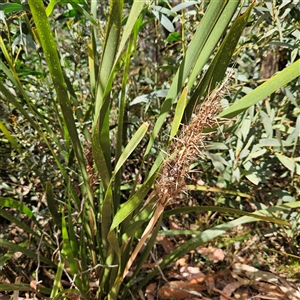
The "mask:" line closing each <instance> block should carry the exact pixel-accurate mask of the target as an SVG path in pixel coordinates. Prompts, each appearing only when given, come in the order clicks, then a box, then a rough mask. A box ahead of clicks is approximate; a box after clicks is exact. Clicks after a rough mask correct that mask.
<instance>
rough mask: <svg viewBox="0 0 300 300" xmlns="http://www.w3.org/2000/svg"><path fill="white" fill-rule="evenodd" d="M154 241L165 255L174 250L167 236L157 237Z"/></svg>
mask: <svg viewBox="0 0 300 300" xmlns="http://www.w3.org/2000/svg"><path fill="white" fill-rule="evenodd" d="M156 240H157V242H158V243H159V244H160V245H161V246H162V247H163V248H164V251H165V254H170V253H171V252H172V251H173V250H174V244H173V243H172V242H171V240H170V238H168V237H167V236H163V235H161V236H157V238H156Z"/></svg>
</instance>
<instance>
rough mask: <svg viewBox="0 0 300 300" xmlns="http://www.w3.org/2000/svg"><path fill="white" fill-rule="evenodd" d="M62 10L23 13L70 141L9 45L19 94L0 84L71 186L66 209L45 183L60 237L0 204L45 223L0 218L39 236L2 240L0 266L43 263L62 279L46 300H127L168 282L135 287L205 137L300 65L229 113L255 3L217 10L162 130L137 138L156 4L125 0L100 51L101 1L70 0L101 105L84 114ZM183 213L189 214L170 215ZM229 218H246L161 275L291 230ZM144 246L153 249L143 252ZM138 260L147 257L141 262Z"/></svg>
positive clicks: (33, 5)
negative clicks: (131, 110) (229, 79)
mask: <svg viewBox="0 0 300 300" xmlns="http://www.w3.org/2000/svg"><path fill="white" fill-rule="evenodd" d="M58 3H59V2H58ZM58 3H56V2H55V1H50V4H49V6H48V7H47V8H45V7H44V4H43V1H42V0H28V4H29V8H27V7H26V10H24V14H26V18H27V14H29V12H30V13H31V14H32V20H30V22H28V25H29V24H31V25H32V27H29V28H28V29H29V32H30V34H31V35H32V37H33V38H34V39H35V43H36V44H38V45H40V47H41V50H42V54H41V55H40V54H39V53H36V55H37V56H40V60H41V65H43V63H45V64H46V66H47V72H48V73H49V77H50V78H51V83H50V87H51V88H53V89H54V96H53V101H54V103H53V106H54V107H55V109H56V115H55V118H56V119H55V120H52V122H54V123H55V124H56V125H55V128H59V134H60V135H61V136H62V138H58V137H57V132H55V130H54V128H53V126H50V124H49V123H48V122H46V121H45V116H44V115H43V112H41V111H39V110H37V109H36V107H35V105H34V102H33V100H34V99H32V98H31V96H30V95H29V93H27V90H26V86H25V85H24V84H23V83H22V80H21V79H20V77H19V74H18V72H17V71H16V68H15V64H14V63H13V59H12V55H11V54H10V53H11V52H10V49H8V48H9V44H7V43H5V42H4V40H3V39H2V38H1V39H0V47H1V50H2V54H3V56H4V58H5V61H6V62H5V63H1V66H0V67H1V70H2V73H3V74H4V75H3V76H4V78H5V79H7V81H8V82H9V83H10V84H11V85H12V86H13V87H14V92H12V90H11V89H10V88H9V87H8V85H7V83H4V82H0V93H1V95H2V96H3V97H4V98H5V99H6V101H7V102H8V103H10V105H12V106H14V107H15V108H16V109H17V110H18V112H19V113H20V114H22V115H23V116H24V117H25V118H26V120H27V121H28V123H29V124H30V126H32V127H33V128H34V130H35V131H36V132H37V134H38V136H39V138H41V139H42V140H43V141H44V142H45V144H46V145H47V147H48V148H49V150H50V152H51V155H52V157H53V158H54V161H55V163H56V164H57V168H58V169H59V171H60V173H61V176H62V178H63V184H64V187H65V189H64V194H63V199H60V201H57V196H56V195H55V190H54V188H53V184H52V183H51V182H49V181H47V180H45V179H44V178H41V181H42V182H43V185H44V189H45V194H46V198H47V206H48V209H49V214H50V216H51V222H50V224H51V225H53V226H54V227H55V228H53V230H52V235H50V236H46V237H45V236H44V234H43V228H42V226H41V225H40V223H39V222H38V221H37V220H36V218H35V217H34V213H33V212H32V211H31V209H29V208H28V207H27V206H26V205H25V204H21V203H19V202H18V201H16V200H14V199H11V198H8V197H1V198H0V206H3V207H11V208H14V209H16V210H18V211H19V212H20V213H23V214H25V215H26V216H27V217H28V218H29V219H30V220H31V221H32V222H33V224H34V226H35V230H34V231H33V230H32V229H31V228H30V227H28V226H26V225H25V224H21V223H20V222H19V221H18V219H17V218H15V217H12V216H9V215H8V214H7V213H6V212H5V210H1V214H2V216H4V217H5V218H7V219H9V220H10V221H12V222H14V223H15V224H16V225H17V226H20V227H22V228H23V229H24V230H25V231H26V232H27V233H28V234H32V236H33V237H34V239H33V240H31V244H26V243H25V244H21V245H15V244H13V243H11V242H8V241H6V240H4V239H1V240H0V242H1V243H2V244H3V245H5V246H6V247H7V248H8V249H9V253H8V254H7V255H6V256H4V257H3V258H2V259H0V264H1V265H4V267H5V262H6V261H8V260H9V259H10V258H11V256H12V254H13V253H14V252H16V251H21V252H22V253H24V254H25V255H26V256H28V257H30V258H31V259H35V260H37V261H38V262H39V268H37V274H36V278H38V272H39V270H40V269H41V268H42V266H47V267H51V268H52V270H53V271H54V274H55V278H54V284H53V287H51V289H42V288H41V292H42V293H45V294H47V293H48V294H49V295H50V298H51V299H57V298H58V297H60V296H66V295H67V294H68V293H69V294H71V293H74V294H79V295H80V297H81V298H83V299H104V298H105V297H108V299H117V298H118V297H120V298H126V297H127V296H128V291H129V290H131V289H133V288H135V289H139V288H142V287H143V286H144V285H145V284H146V283H147V282H148V281H149V280H150V279H151V278H153V277H154V276H155V275H156V274H157V273H158V269H155V270H154V271H152V272H151V273H150V274H148V276H147V277H146V278H144V279H143V280H141V281H140V283H139V285H138V286H137V285H134V280H133V279H134V278H135V276H137V274H138V273H139V271H140V269H141V267H142V264H143V262H144V261H145V260H146V259H147V256H148V254H149V252H150V250H151V248H152V246H153V244H154V242H155V237H156V236H157V234H158V232H159V230H160V222H161V221H162V218H163V213H164V210H165V207H166V206H167V205H168V204H169V203H170V201H172V198H174V197H176V194H177V193H178V192H179V191H180V190H182V189H184V188H185V182H184V178H185V175H186V174H187V171H188V167H189V164H190V163H191V162H192V161H193V160H194V159H195V157H196V156H197V155H198V154H199V152H201V151H202V149H203V148H202V145H203V144H202V143H201V142H202V141H203V140H204V139H205V137H206V135H204V134H203V132H204V131H205V130H206V131H207V130H211V128H213V127H214V126H216V124H217V123H216V118H217V117H218V116H219V117H222V118H232V117H234V116H236V115H237V114H239V113H241V112H243V111H244V110H245V109H247V108H249V107H250V106H252V105H254V104H255V103H257V102H258V101H260V100H262V99H263V98H265V97H267V96H268V95H270V94H271V93H273V92H274V91H276V90H277V89H278V88H280V87H281V86H284V85H286V84H287V83H289V82H290V81H291V80H293V79H294V78H296V77H297V76H299V75H300V61H299V60H298V61H296V62H294V63H293V64H292V65H290V66H289V67H287V68H286V69H284V70H283V71H281V72H279V73H278V74H276V75H275V76H274V77H272V78H270V79H269V80H268V81H266V82H265V83H264V84H262V85H261V86H259V87H258V88H257V89H255V90H254V91H253V92H251V93H249V94H248V95H246V96H245V97H244V98H242V99H240V100H239V101H238V102H237V103H235V104H233V105H232V106H231V107H229V108H228V109H226V110H224V111H222V112H221V108H220V106H219V101H220V96H222V92H223V90H224V85H225V84H226V80H225V78H226V76H225V72H226V70H227V68H228V65H229V63H230V61H231V58H232V55H233V53H234V50H235V47H236V45H237V43H238V40H239V38H240V36H241V35H242V32H243V29H244V28H245V26H246V23H247V20H248V18H249V15H250V13H251V9H252V8H253V6H254V5H255V4H254V3H252V4H251V5H250V6H249V7H247V9H246V10H245V11H244V12H243V13H241V11H240V10H241V7H240V2H239V1H231V0H229V1H211V2H210V3H209V4H208V6H207V8H206V10H205V14H204V16H203V18H202V20H201V22H200V24H199V26H198V28H197V31H196V32H195V35H194V37H193V39H192V41H191V42H190V44H189V45H188V48H187V51H186V53H185V55H184V57H183V59H182V61H181V63H180V65H178V68H177V72H176V74H175V76H174V78H173V79H172V84H171V86H170V88H169V90H168V93H167V96H166V98H165V99H164V101H163V103H162V106H161V109H160V112H159V114H158V115H157V116H156V117H155V120H154V121H153V123H152V124H150V122H149V121H148V122H141V123H140V124H135V125H136V127H137V130H136V131H135V132H134V133H133V134H130V135H129V131H128V130H127V128H126V126H127V121H126V109H127V104H128V103H127V101H128V100H127V94H126V93H127V82H128V78H129V70H130V64H131V57H132V55H133V53H134V51H135V47H136V41H137V36H138V33H139V31H140V30H141V26H142V24H143V18H144V16H145V15H146V13H147V12H149V11H150V12H151V9H152V8H151V3H148V2H146V1H141V0H136V1H133V3H132V6H131V7H130V9H129V13H128V15H127V16H126V17H125V18H123V10H124V9H123V6H124V1H122V0H112V1H110V8H109V13H108V19H107V24H106V30H105V33H104V40H103V43H102V45H101V51H100V52H98V48H99V44H100V41H99V36H100V35H99V28H100V26H99V24H98V21H97V9H98V7H97V5H98V4H97V2H96V1H91V5H90V6H89V5H88V3H86V2H85V1H68V3H69V4H70V5H72V6H73V9H74V11H77V13H79V14H80V15H81V17H82V18H86V19H87V20H88V21H89V22H90V40H89V44H88V45H87V49H88V58H87V59H88V66H89V67H88V72H89V80H90V95H91V99H90V103H89V104H86V108H85V109H82V106H81V105H79V99H78V98H77V96H76V94H75V93H74V90H73V87H72V85H71V83H70V80H69V78H68V76H67V75H66V74H65V72H64V68H63V66H62V64H61V61H62V60H61V57H60V56H59V54H60V49H59V43H58V41H57V39H58V40H59V36H58V38H57V39H56V38H55V37H54V36H53V32H52V28H51V26H52V25H51V24H52V23H51V22H49V17H50V16H51V14H52V13H53V9H54V8H55V5H56V4H58ZM62 3H65V2H62ZM7 7H8V6H6V9H7ZM21 8H22V9H23V7H20V6H18V10H20V9H21ZM155 9H157V7H156V8H155ZM89 12H90V13H89ZM219 44H220V45H219ZM209 60H211V61H210V63H209V67H208V69H206V71H205V74H204V75H203V76H202V78H201V79H200V80H196V79H197V77H198V75H199V74H201V73H202V72H204V70H205V66H206V65H207V63H208V61H209ZM40 80H41V81H45V82H46V81H48V80H49V78H48V77H47V74H43V76H42V78H41V79H40ZM118 80H120V81H118ZM116 82H118V83H120V82H121V84H120V86H121V87H120V90H119V99H118V106H117V114H115V110H116V107H114V104H113V103H114V102H113V101H114V97H115V91H116ZM222 82H223V83H222ZM195 83H196V84H195ZM202 97H205V98H206V100H204V102H203V103H202V104H201V105H200V104H199V103H198V101H199V99H200V98H202ZM74 107H75V108H76V110H75V112H74ZM113 114H115V115H114V118H115V119H116V127H115V128H114V129H113V130H114V133H115V134H112V128H111V127H112V126H111V118H112V116H113ZM168 115H173V120H172V121H171V124H170V131H169V139H168V141H167V143H166V145H165V148H164V149H163V151H162V152H161V153H158V154H157V155H156V157H155V158H154V159H153V164H152V165H151V168H150V170H147V168H146V167H145V165H146V162H147V160H148V158H149V157H150V154H151V151H152V150H153V149H154V148H155V147H157V145H158V144H159V142H158V141H159V138H160V135H163V134H165V133H164V132H163V131H162V128H163V126H164V125H165V124H166V118H167V116H168ZM80 119H83V120H85V121H87V120H88V121H91V126H89V127H88V125H86V126H83V128H80V127H78V120H80ZM182 124H185V125H182ZM1 130H2V131H3V133H4V134H5V136H6V138H7V140H9V141H10V143H11V144H12V147H14V148H15V149H16V150H18V151H20V152H21V151H22V149H21V148H20V147H19V146H18V142H17V141H16V139H15V138H14V137H13V134H12V133H11V132H10V131H9V130H8V129H7V128H6V127H5V126H4V124H1ZM56 130H58V129H56ZM80 130H81V131H80ZM127 135H128V136H127ZM81 136H84V139H83V138H81ZM124 141H128V142H124ZM145 143H146V146H145V149H144V152H143V159H142V162H141V164H140V166H139V171H138V172H139V174H141V177H142V178H143V181H142V182H141V183H140V184H138V182H134V183H133V184H132V186H131V189H130V194H129V196H128V198H127V199H126V201H125V202H124V201H123V202H124V203H121V202H122V201H121V193H122V188H123V185H122V180H121V178H122V177H121V176H122V172H123V170H124V167H125V166H126V165H127V164H128V161H129V157H130V156H131V155H132V154H133V153H136V151H138V149H140V147H141V145H142V144H143V145H145ZM112 145H114V149H113V150H112ZM61 153H63V155H62V156H61ZM151 155H153V154H151ZM73 157H74V160H73ZM68 168H70V169H72V172H69V171H68ZM74 173H75V174H76V178H75V179H74V175H73V174H74ZM95 176H97V179H95ZM41 177H42V175H41ZM76 182H77V183H76ZM95 186H96V188H95ZM189 209H190V208H189ZM276 209H278V210H280V209H282V207H278V208H276V207H275V210H276ZM193 210H194V211H196V210H198V211H207V210H211V211H222V209H221V210H220V208H217V207H209V208H207V207H197V208H193ZM182 211H185V210H184V209H183V210H178V211H176V210H175V211H171V212H167V213H166V214H172V213H174V214H176V213H180V212H182ZM223 211H226V212H227V213H232V214H242V215H243V216H242V217H241V218H238V219H236V220H234V221H231V222H229V223H227V224H222V225H219V226H216V227H214V228H212V229H210V230H206V231H205V232H201V233H199V234H197V235H196V237H194V238H192V239H190V240H189V241H187V243H185V244H184V245H183V246H181V247H179V248H177V249H176V250H175V251H174V252H173V253H171V254H170V255H169V256H168V257H166V258H165V259H164V260H163V262H162V263H161V264H160V266H159V268H160V269H163V268H165V267H166V266H168V265H169V264H170V263H172V262H173V261H174V260H175V259H176V258H179V257H180V256H182V255H184V254H185V253H187V252H188V251H190V250H191V249H193V248H195V247H197V246H199V245H201V244H203V243H205V242H207V241H209V240H210V239H213V238H215V237H216V236H218V235H221V234H223V233H224V232H225V231H226V230H229V229H230V228H233V227H234V226H237V225H239V224H243V223H247V222H253V221H257V220H265V221H269V222H276V223H278V224H282V225H288V224H287V223H286V222H284V221H282V220H278V219H275V218H271V217H269V216H268V215H265V214H264V213H266V212H260V211H258V212H256V213H255V214H247V213H244V212H241V211H238V210H232V209H223ZM38 244H41V245H43V247H39V251H38V253H36V252H34V251H33V250H32V249H33V247H34V245H38ZM44 247H46V248H47V249H49V251H50V252H55V253H57V259H56V260H55V262H54V260H52V259H51V255H50V256H49V254H47V253H46V252H45V253H43V252H42V249H43V248H44ZM142 247H144V250H143V252H142V253H141V252H140V250H141V248H142ZM28 248H31V249H28ZM40 249H41V250H40ZM137 255H140V258H139V260H138V262H136V257H137ZM134 262H136V265H135V269H134V275H133V276H132V278H128V277H126V276H127V275H128V271H129V270H130V268H131V267H132V264H133V263H134ZM63 274H65V276H67V278H68V279H69V282H70V283H71V288H66V287H64V286H63V285H62V284H61V280H62V278H63ZM96 280H98V281H99V284H97V285H96V287H95V286H92V285H91V283H92V281H96ZM3 289H5V290H13V289H14V285H13V284H11V285H7V284H6V285H5V286H4V285H2V286H1V285H0V290H3ZM66 297H67V296H66Z"/></svg>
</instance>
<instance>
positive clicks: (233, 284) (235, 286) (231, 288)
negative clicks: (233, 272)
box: [220, 281, 241, 300]
mask: <svg viewBox="0 0 300 300" xmlns="http://www.w3.org/2000/svg"><path fill="white" fill-rule="evenodd" d="M240 286H241V284H240V283H239V282H238V281H236V282H231V283H229V284H227V285H226V286H225V287H224V288H223V293H224V294H225V295H228V296H229V297H231V294H232V293H233V292H234V291H235V290H236V289H238V288H239V287H240ZM224 294H222V295H220V300H227V299H228V297H225V296H224Z"/></svg>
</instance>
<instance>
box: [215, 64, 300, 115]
mask: <svg viewBox="0 0 300 300" xmlns="http://www.w3.org/2000/svg"><path fill="white" fill-rule="evenodd" d="M299 76H300V59H298V60H297V61H295V62H294V63H293V64H291V65H290V66H288V67H286V68H285V69H284V70H282V71H280V72H279V73H277V74H276V75H274V76H273V77H271V78H270V79H268V80H267V81H266V82H264V83H263V84H261V85H260V86H259V87H257V88H256V89H255V90H253V91H252V92H250V93H249V94H247V95H246V96H244V97H243V98H242V99H240V100H239V101H237V102H236V103H234V104H233V105H232V106H230V107H229V108H227V109H225V110H224V111H223V112H222V113H220V114H219V117H220V118H229V119H230V118H233V117H235V116H236V115H238V114H239V113H241V112H243V111H245V110H246V109H248V108H249V107H251V106H253V105H254V104H256V103H258V102H259V101H261V100H263V99H264V98H266V97H268V96H269V95H271V94H272V93H274V92H275V91H276V90H277V89H279V88H281V87H283V86H284V85H286V84H287V83H289V82H290V81H292V80H293V79H295V78H297V77H299Z"/></svg>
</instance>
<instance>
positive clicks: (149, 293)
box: [145, 283, 157, 300]
mask: <svg viewBox="0 0 300 300" xmlns="http://www.w3.org/2000/svg"><path fill="white" fill-rule="evenodd" d="M156 288H157V284H156V283H150V284H149V285H148V286H147V287H146V295H145V296H146V298H147V300H154V299H155V295H156Z"/></svg>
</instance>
